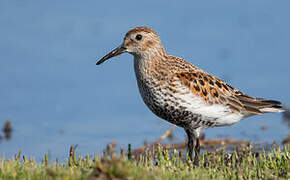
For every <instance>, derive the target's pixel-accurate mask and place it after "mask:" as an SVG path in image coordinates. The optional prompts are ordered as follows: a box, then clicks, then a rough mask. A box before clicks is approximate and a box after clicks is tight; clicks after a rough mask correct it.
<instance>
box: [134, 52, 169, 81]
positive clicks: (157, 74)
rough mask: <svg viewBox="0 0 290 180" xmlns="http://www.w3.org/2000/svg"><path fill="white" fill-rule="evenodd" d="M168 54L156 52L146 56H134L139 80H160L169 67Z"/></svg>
mask: <svg viewBox="0 0 290 180" xmlns="http://www.w3.org/2000/svg"><path fill="white" fill-rule="evenodd" d="M166 59H167V54H165V53H164V54H155V55H152V53H151V54H150V55H146V56H138V55H135V56H134V69H135V74H136V78H137V80H138V82H139V81H143V80H146V81H150V80H158V79H160V78H162V76H164V72H166V70H167V68H168V64H167V61H166Z"/></svg>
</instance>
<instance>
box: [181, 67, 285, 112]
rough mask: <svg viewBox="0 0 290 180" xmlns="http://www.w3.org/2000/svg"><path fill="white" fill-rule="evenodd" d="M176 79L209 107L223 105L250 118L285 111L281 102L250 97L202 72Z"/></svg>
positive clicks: (182, 75)
mask: <svg viewBox="0 0 290 180" xmlns="http://www.w3.org/2000/svg"><path fill="white" fill-rule="evenodd" d="M175 77H176V78H177V79H178V80H179V81H180V83H181V84H182V85H183V86H185V87H187V88H189V89H190V90H191V92H192V93H194V94H195V95H197V96H199V97H201V98H202V99H203V100H204V101H205V102H206V103H207V104H209V105H211V104H223V105H226V106H228V107H229V108H230V109H231V111H232V112H239V113H242V114H245V115H248V116H250V115H256V114H263V113H266V112H282V111H283V110H282V106H281V103H280V102H279V101H275V100H268V99H264V98H254V97H250V96H248V95H246V94H244V93H242V92H241V91H239V90H237V89H235V88H233V87H232V86H230V85H228V84H227V83H225V82H223V81H222V80H220V79H218V78H216V77H215V76H213V75H211V74H209V73H206V72H204V71H202V70H198V69H195V70H194V71H188V72H181V73H176V74H175Z"/></svg>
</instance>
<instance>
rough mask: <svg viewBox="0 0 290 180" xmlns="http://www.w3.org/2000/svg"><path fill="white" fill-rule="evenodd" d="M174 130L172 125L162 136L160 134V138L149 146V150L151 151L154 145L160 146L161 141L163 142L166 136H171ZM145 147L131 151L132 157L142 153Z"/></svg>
mask: <svg viewBox="0 0 290 180" xmlns="http://www.w3.org/2000/svg"><path fill="white" fill-rule="evenodd" d="M174 128H175V126H173V125H172V126H171V127H170V128H169V129H167V130H166V131H165V133H164V134H162V135H161V136H160V137H159V138H158V139H157V140H156V141H154V142H153V143H152V144H151V146H149V147H150V149H152V148H153V146H155V145H157V144H160V142H161V141H163V140H164V139H166V138H167V137H168V136H170V135H171V134H172V132H173V130H174ZM147 147H148V146H145V145H144V146H141V147H140V148H138V149H136V150H133V151H132V154H133V155H134V156H136V155H139V154H141V153H143V152H144V151H145V149H146V148H147Z"/></svg>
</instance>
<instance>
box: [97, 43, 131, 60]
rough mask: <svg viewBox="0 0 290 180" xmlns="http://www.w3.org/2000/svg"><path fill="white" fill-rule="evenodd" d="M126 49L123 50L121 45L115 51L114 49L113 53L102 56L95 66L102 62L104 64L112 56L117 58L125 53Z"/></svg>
mask: <svg viewBox="0 0 290 180" xmlns="http://www.w3.org/2000/svg"><path fill="white" fill-rule="evenodd" d="M125 50H126V48H124V47H123V46H122V45H121V46H119V47H117V48H116V49H114V50H113V51H111V52H110V53H109V54H107V55H106V56H104V57H103V58H102V59H100V60H99V61H98V62H97V63H96V65H100V64H102V63H103V62H105V61H106V60H108V59H110V58H111V57H114V56H118V55H120V54H122V53H123V52H125Z"/></svg>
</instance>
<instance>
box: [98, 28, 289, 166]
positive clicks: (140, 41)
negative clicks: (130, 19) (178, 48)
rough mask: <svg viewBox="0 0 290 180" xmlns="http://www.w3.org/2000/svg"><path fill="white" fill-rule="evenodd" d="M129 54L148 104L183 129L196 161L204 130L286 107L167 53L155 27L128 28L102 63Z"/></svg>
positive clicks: (141, 92) (151, 108) (189, 148)
mask: <svg viewBox="0 0 290 180" xmlns="http://www.w3.org/2000/svg"><path fill="white" fill-rule="evenodd" d="M124 52H128V53H130V54H132V55H133V56H134V69H135V75H136V78H137V83H138V87H139V91H140V94H141V96H142V98H143V100H144V102H145V104H146V105H147V106H148V107H149V109H150V110H151V111H152V112H153V113H154V114H155V115H157V116H158V117H160V118H162V119H164V120H166V121H168V122H170V123H172V124H175V125H177V126H179V127H182V128H184V130H185V132H186V134H187V136H188V152H189V157H190V158H191V160H192V153H193V149H194V151H195V158H194V162H195V163H198V156H199V153H200V143H199V136H200V131H201V130H203V129H206V128H209V127H216V126H229V125H233V124H235V123H237V122H238V121H240V120H241V119H244V118H246V117H249V116H253V115H258V114H264V113H269V112H283V111H284V110H283V108H282V105H281V103H280V102H279V101H275V100H269V99H264V98H255V97H251V96H248V95H246V94H244V93H243V92H241V91H239V90H237V89H235V88H233V87H232V86H230V85H229V84H227V83H225V82H224V81H222V80H220V79H218V78H217V77H215V76H213V75H211V74H209V73H207V72H205V71H203V70H201V69H199V68H198V67H196V66H194V65H192V64H191V63H189V62H187V61H186V60H184V59H182V58H179V57H176V56H172V55H169V54H167V53H166V51H165V49H164V48H163V46H162V43H161V41H160V38H159V36H158V35H157V33H156V32H155V31H154V30H152V29H151V28H148V27H136V28H134V29H131V30H130V31H128V32H127V34H126V35H125V38H124V41H123V43H122V44H121V45H120V46H119V47H117V48H116V49H114V50H113V51H111V52H110V53H109V54H107V55H106V56H104V57H103V58H102V59H101V60H99V61H98V62H97V65H99V64H101V63H103V62H104V61H106V60H107V59H109V58H111V57H114V56H117V55H120V54H122V53H124ZM194 138H195V147H194V143H193V140H194Z"/></svg>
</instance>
